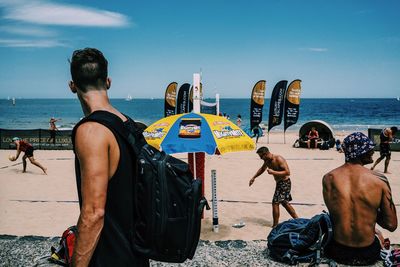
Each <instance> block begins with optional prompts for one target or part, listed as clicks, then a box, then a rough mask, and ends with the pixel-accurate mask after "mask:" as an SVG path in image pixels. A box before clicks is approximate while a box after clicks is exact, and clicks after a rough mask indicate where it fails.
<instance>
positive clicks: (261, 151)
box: [257, 146, 269, 154]
mask: <svg viewBox="0 0 400 267" xmlns="http://www.w3.org/2000/svg"><path fill="white" fill-rule="evenodd" d="M268 152H269V149H268V147H266V146H262V147H260V148H259V149H257V154H265V153H268Z"/></svg>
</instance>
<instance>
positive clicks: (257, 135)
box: [251, 124, 262, 143]
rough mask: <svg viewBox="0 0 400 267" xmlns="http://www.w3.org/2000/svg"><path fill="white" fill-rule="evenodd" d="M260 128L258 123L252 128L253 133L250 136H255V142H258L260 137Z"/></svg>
mask: <svg viewBox="0 0 400 267" xmlns="http://www.w3.org/2000/svg"><path fill="white" fill-rule="evenodd" d="M260 129H261V128H260V125H258V124H257V125H256V126H254V128H253V129H252V132H253V135H252V137H251V138H253V137H255V138H256V143H258V138H260V135H261V132H260ZM261 131H262V130H261Z"/></svg>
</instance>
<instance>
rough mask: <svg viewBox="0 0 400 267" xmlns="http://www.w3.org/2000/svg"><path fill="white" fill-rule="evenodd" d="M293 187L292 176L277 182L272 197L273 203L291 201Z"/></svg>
mask: <svg viewBox="0 0 400 267" xmlns="http://www.w3.org/2000/svg"><path fill="white" fill-rule="evenodd" d="M291 188H292V182H291V181H290V178H287V179H286V180H281V181H279V182H277V183H276V188H275V193H274V197H273V198H272V203H282V202H289V201H291V200H292V195H291V194H290V190H291Z"/></svg>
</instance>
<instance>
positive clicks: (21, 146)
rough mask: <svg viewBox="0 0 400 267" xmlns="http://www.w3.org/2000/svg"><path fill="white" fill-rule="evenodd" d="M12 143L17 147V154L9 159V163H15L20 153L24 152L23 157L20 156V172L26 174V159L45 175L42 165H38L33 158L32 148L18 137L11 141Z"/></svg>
mask: <svg viewBox="0 0 400 267" xmlns="http://www.w3.org/2000/svg"><path fill="white" fill-rule="evenodd" d="M12 142H13V143H14V144H15V145H16V146H17V154H16V155H15V156H13V157H10V160H11V161H16V160H17V159H18V157H19V155H20V154H21V151H22V152H24V155H23V156H22V166H23V170H22V172H26V158H28V159H29V161H30V162H31V163H32V164H33V165H35V166H37V167H39V168H40V169H42V171H43V172H44V174H47V172H46V171H47V169H46V168H45V167H43V165H42V164H40V163H39V162H38V161H37V160H35V158H34V157H33V150H34V148H33V146H32V145H31V144H30V143H28V142H27V141H24V140H22V139H21V138H19V137H14V138H13V139H12Z"/></svg>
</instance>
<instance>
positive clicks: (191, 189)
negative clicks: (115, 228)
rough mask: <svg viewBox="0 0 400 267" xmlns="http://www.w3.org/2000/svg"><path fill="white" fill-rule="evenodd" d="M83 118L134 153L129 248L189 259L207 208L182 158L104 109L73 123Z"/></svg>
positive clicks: (198, 183) (174, 259) (162, 257)
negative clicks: (161, 148) (157, 146)
mask: <svg viewBox="0 0 400 267" xmlns="http://www.w3.org/2000/svg"><path fill="white" fill-rule="evenodd" d="M125 117H127V118H128V119H129V120H131V119H130V118H129V117H128V116H126V115H125ZM87 121H94V122H98V123H100V124H103V125H104V126H106V127H107V128H109V129H110V130H111V131H112V132H113V133H114V134H118V135H119V136H121V137H123V139H124V140H126V142H127V143H128V144H129V145H130V147H131V148H132V149H133V151H134V153H135V155H136V158H137V161H136V162H134V163H133V164H135V165H136V166H135V169H136V177H135V178H136V181H135V183H134V184H135V188H134V192H135V205H134V206H135V211H132V212H135V225H134V229H132V246H133V248H134V250H135V251H136V252H138V253H140V254H141V255H142V256H144V257H146V258H150V259H153V260H157V261H166V262H177V263H181V262H184V261H185V260H186V259H192V258H193V256H194V253H195V251H196V248H197V244H198V242H199V238H200V229H201V217H202V213H203V209H204V207H205V206H206V207H207V209H210V208H209V206H208V203H207V200H206V199H205V198H204V197H203V196H202V195H201V181H200V180H195V179H193V174H192V173H191V171H190V169H189V166H188V164H187V163H186V162H184V161H182V160H179V159H177V158H174V157H172V156H170V155H167V154H165V153H164V152H160V151H158V150H157V149H155V148H154V147H152V146H150V145H148V144H147V143H146V141H145V139H144V137H143V135H142V131H143V129H142V130H139V128H138V127H137V126H136V127H133V128H130V129H128V128H127V127H126V126H125V124H124V123H122V121H121V119H120V118H119V117H118V116H116V115H114V114H112V113H109V112H106V111H95V112H93V113H92V114H90V115H89V116H88V117H86V118H84V119H82V121H81V122H79V124H82V123H84V122H87ZM132 122H133V121H132ZM129 125H136V124H135V122H133V123H131V124H129ZM76 128H77V127H75V129H76ZM73 136H74V134H73Z"/></svg>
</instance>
